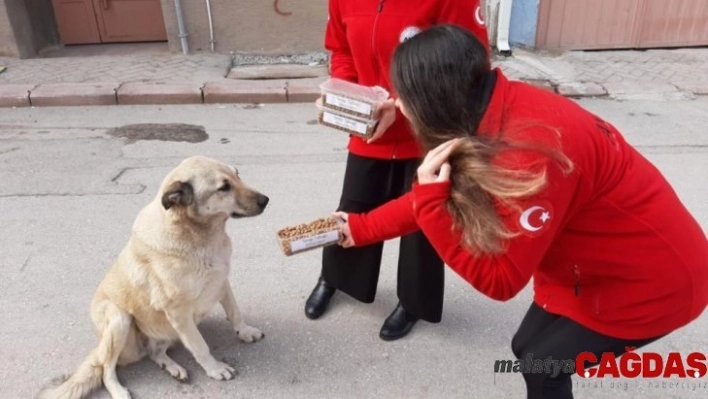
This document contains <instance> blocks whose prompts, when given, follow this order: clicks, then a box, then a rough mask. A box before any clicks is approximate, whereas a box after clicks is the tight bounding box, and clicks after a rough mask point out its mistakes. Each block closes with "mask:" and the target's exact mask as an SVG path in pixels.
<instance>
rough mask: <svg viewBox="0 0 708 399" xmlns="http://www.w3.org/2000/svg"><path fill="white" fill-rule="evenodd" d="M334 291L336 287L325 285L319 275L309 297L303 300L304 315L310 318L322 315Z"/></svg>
mask: <svg viewBox="0 0 708 399" xmlns="http://www.w3.org/2000/svg"><path fill="white" fill-rule="evenodd" d="M336 291H337V289H336V288H334V287H331V286H329V285H327V283H325V281H324V280H323V279H322V277H320V279H319V281H318V282H317V285H316V286H315V289H313V290H312V293H311V294H310V297H309V298H307V302H305V316H307V317H308V318H310V319H312V320H314V319H317V318H319V317H320V316H322V314H323V313H324V312H325V310H327V305H329V300H330V299H332V295H334V293H335V292H336Z"/></svg>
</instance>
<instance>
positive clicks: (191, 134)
mask: <svg viewBox="0 0 708 399" xmlns="http://www.w3.org/2000/svg"><path fill="white" fill-rule="evenodd" d="M106 133H107V134H108V135H110V136H113V137H117V138H123V139H126V143H127V144H132V143H135V142H136V141H142V140H159V141H182V142H187V143H201V142H203V141H206V140H207V139H208V138H209V135H208V134H207V132H206V130H205V129H204V126H198V125H190V124H185V123H139V124H133V125H125V126H121V127H117V128H113V129H110V130H109V131H108V132H106Z"/></svg>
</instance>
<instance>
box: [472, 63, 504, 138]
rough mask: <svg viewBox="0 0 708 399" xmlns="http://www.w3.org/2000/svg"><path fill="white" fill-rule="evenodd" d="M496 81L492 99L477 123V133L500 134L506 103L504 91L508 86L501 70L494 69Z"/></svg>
mask: <svg viewBox="0 0 708 399" xmlns="http://www.w3.org/2000/svg"><path fill="white" fill-rule="evenodd" d="M494 71H495V72H496V74H497V81H496V84H495V85H494V91H493V92H492V98H491V99H490V100H489V105H488V106H487V111H486V112H485V113H484V116H483V117H482V121H481V122H480V123H479V129H478V130H479V131H480V132H481V133H482V134H496V133H499V132H501V127H502V122H503V117H504V115H503V112H504V102H505V101H506V90H507V87H508V86H509V80H508V79H507V78H506V76H504V74H503V73H502V71H501V69H499V68H495V69H494Z"/></svg>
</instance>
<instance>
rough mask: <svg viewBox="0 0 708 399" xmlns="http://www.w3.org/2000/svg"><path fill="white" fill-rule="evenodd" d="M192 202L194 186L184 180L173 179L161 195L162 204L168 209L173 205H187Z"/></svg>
mask: <svg viewBox="0 0 708 399" xmlns="http://www.w3.org/2000/svg"><path fill="white" fill-rule="evenodd" d="M193 202H194V188H192V185H191V184H189V183H186V182H181V181H174V182H172V184H170V185H169V186H167V190H165V193H164V194H163V195H162V206H164V207H165V209H170V207H172V206H173V205H182V206H187V205H191V204H192V203H193Z"/></svg>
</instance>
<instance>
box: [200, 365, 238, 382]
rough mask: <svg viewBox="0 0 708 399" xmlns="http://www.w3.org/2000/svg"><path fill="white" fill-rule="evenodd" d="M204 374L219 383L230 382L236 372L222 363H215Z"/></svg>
mask: <svg viewBox="0 0 708 399" xmlns="http://www.w3.org/2000/svg"><path fill="white" fill-rule="evenodd" d="M206 372H207V375H208V376H209V377H211V378H213V379H215V380H219V381H225V380H231V379H233V378H234V377H235V376H236V370H235V369H234V368H233V367H231V366H229V365H228V364H226V363H222V362H216V364H215V365H214V367H212V368H211V369H209V370H206Z"/></svg>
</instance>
